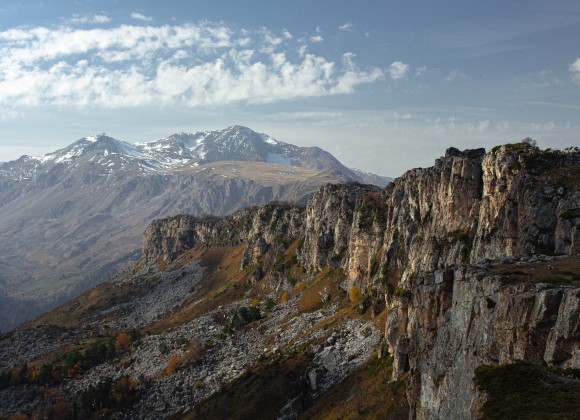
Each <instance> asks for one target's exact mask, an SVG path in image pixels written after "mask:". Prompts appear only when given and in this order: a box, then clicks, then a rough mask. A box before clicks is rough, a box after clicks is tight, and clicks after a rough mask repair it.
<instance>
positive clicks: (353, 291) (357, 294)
mask: <svg viewBox="0 0 580 420" xmlns="http://www.w3.org/2000/svg"><path fill="white" fill-rule="evenodd" d="M348 299H349V300H350V301H351V302H353V303H356V302H358V301H359V300H360V299H361V291H360V287H358V286H352V287H351V288H350V289H349V291H348Z"/></svg>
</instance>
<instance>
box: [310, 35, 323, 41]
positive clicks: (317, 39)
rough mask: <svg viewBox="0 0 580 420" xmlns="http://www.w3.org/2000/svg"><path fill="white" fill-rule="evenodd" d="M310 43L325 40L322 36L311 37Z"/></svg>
mask: <svg viewBox="0 0 580 420" xmlns="http://www.w3.org/2000/svg"><path fill="white" fill-rule="evenodd" d="M310 41H312V42H322V41H324V38H323V37H322V36H320V35H314V36H311V37H310Z"/></svg>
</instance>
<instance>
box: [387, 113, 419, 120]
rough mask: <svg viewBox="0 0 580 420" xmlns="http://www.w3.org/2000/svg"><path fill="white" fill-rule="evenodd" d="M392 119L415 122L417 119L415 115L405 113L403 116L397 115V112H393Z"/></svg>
mask: <svg viewBox="0 0 580 420" xmlns="http://www.w3.org/2000/svg"><path fill="white" fill-rule="evenodd" d="M393 117H395V119H396V120H416V119H417V115H415V114H411V113H409V112H406V113H404V114H399V113H398V112H393Z"/></svg>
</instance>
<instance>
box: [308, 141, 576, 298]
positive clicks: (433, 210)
mask: <svg viewBox="0 0 580 420" xmlns="http://www.w3.org/2000/svg"><path fill="white" fill-rule="evenodd" d="M579 166H580V153H579V151H578V149H577V148H576V149H572V150H569V151H564V152H560V151H551V152H548V151H545V152H540V151H539V150H538V149H537V148H534V147H532V146H529V145H526V144H519V145H506V146H501V147H498V148H496V149H494V150H492V151H490V152H489V153H487V154H485V151H484V150H483V149H477V150H466V151H464V152H460V151H459V150H457V149H453V148H452V149H448V150H447V152H446V155H445V156H444V157H443V158H441V159H438V160H437V161H436V162H435V165H434V166H433V167H431V168H426V169H413V170H411V171H409V172H407V173H406V174H404V175H403V176H402V177H401V178H398V179H397V180H395V182H394V183H393V184H391V185H389V186H387V187H386V188H385V189H384V190H378V189H376V188H373V187H367V186H360V185H343V186H326V187H324V188H322V189H321V190H319V191H318V192H317V193H316V194H315V195H314V196H313V197H312V199H311V200H310V201H309V202H308V205H307V209H306V214H307V217H306V227H305V241H304V247H303V248H302V250H301V261H302V262H303V264H304V265H305V266H307V267H309V268H311V269H317V268H320V267H321V266H322V265H331V266H333V265H334V266H340V267H342V268H343V269H345V271H346V273H347V275H348V276H349V277H351V278H352V279H357V280H359V281H360V282H362V283H363V284H366V285H369V286H370V285H372V284H373V283H377V282H378V281H379V280H381V279H382V280H384V281H386V280H389V279H391V280H392V282H393V283H397V284H399V285H400V286H401V287H408V286H409V285H410V284H411V283H410V280H411V279H412V278H414V277H416V276H417V275H420V274H421V273H424V272H432V271H434V270H437V269H442V268H444V267H449V266H452V265H457V264H464V263H474V262H478V261H482V260H484V259H486V258H488V259H495V258H499V257H502V256H510V255H519V254H528V253H542V252H543V253H554V252H556V253H565V254H573V253H578V252H579V251H580V228H579V227H578V226H577V225H578V222H579V221H580V211H579V210H578V208H579V207H580V191H579V187H578V182H579V181H580V176H579V175H578V169H579Z"/></svg>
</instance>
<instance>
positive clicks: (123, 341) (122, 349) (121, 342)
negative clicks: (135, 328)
mask: <svg viewBox="0 0 580 420" xmlns="http://www.w3.org/2000/svg"><path fill="white" fill-rule="evenodd" d="M130 348H131V338H130V337H129V335H128V334H127V333H124V332H120V333H119V334H117V337H116V338H115V350H117V353H118V354H123V353H126V352H127V351H129V349H130Z"/></svg>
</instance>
